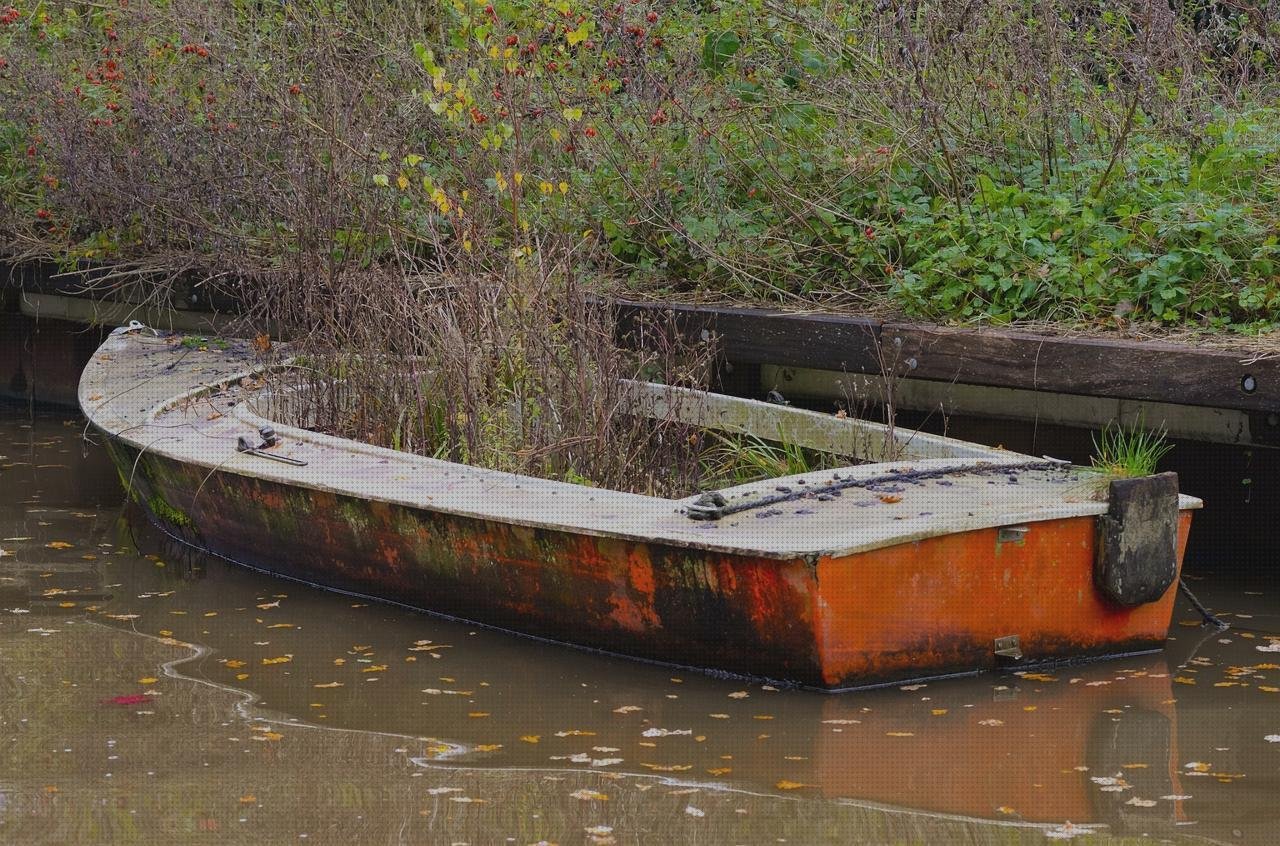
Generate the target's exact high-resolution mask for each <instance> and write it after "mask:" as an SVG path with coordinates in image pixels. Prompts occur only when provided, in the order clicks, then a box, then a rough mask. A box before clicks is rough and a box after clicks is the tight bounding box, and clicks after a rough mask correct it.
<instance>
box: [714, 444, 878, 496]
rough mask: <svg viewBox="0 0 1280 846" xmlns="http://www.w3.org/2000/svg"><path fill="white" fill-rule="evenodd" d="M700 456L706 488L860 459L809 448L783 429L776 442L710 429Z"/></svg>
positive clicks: (840, 465)
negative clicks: (793, 439)
mask: <svg viewBox="0 0 1280 846" xmlns="http://www.w3.org/2000/svg"><path fill="white" fill-rule="evenodd" d="M705 435H706V437H707V439H708V440H709V442H710V443H709V444H708V446H707V447H706V448H704V450H703V452H702V455H701V456H700V463H701V466H702V479H701V487H702V488H703V489H704V490H711V489H714V488H721V487H729V486H732V485H741V484H745V483H747V482H758V481H760V480H762V479H772V478H777V477H779V476H792V475H795V474H798V473H809V472H811V471H814V470H827V469H832V468H835V467H845V466H848V465H850V464H856V463H858V462H857V459H854V458H850V457H848V456H841V455H836V454H834V453H829V452H821V451H819V450H813V449H807V448H805V447H802V446H800V445H799V444H796V443H793V442H792V441H790V440H789V439H787V437H786V435H785V433H783V432H779V433H778V439H777V440H776V441H768V440H765V439H764V438H760V437H757V436H756V435H748V434H739V433H727V432H716V431H707V432H706V433H705Z"/></svg>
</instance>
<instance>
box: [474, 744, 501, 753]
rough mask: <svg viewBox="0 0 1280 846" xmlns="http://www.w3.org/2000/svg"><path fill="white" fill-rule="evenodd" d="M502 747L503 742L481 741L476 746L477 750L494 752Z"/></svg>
mask: <svg viewBox="0 0 1280 846" xmlns="http://www.w3.org/2000/svg"><path fill="white" fill-rule="evenodd" d="M501 748H502V744H501V743H481V744H480V745H479V746H477V747H476V751H477V752H493V751H495V750H498V749H501Z"/></svg>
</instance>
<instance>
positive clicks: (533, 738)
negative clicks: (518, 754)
mask: <svg viewBox="0 0 1280 846" xmlns="http://www.w3.org/2000/svg"><path fill="white" fill-rule="evenodd" d="M520 739H521V740H523V741H524V742H525V743H537V742H538V741H539V740H542V735H540V734H523V735H521V736H520Z"/></svg>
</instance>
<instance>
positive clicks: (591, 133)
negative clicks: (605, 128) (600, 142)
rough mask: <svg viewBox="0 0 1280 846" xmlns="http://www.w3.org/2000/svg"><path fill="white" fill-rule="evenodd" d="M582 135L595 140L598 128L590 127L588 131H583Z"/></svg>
mask: <svg viewBox="0 0 1280 846" xmlns="http://www.w3.org/2000/svg"><path fill="white" fill-rule="evenodd" d="M582 134H583V135H585V136H587V137H588V138H595V137H596V128H595V127H594V126H588V127H587V128H586V129H584V130H582Z"/></svg>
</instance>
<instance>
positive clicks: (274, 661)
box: [262, 655, 293, 664]
mask: <svg viewBox="0 0 1280 846" xmlns="http://www.w3.org/2000/svg"><path fill="white" fill-rule="evenodd" d="M292 660H293V656H292V655H281V656H280V657H279V658H263V659H262V663H263V664H288V663H289V662H290V661H292Z"/></svg>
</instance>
